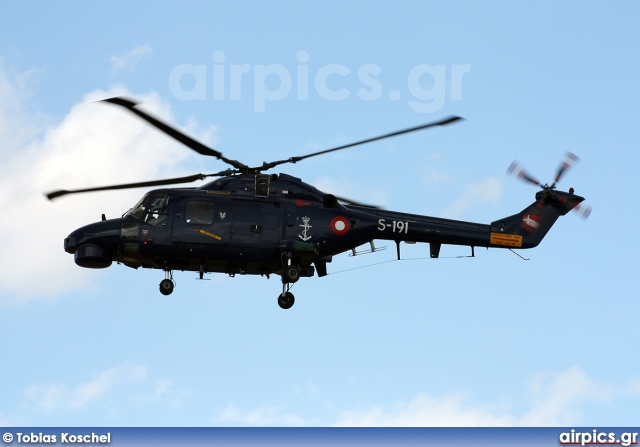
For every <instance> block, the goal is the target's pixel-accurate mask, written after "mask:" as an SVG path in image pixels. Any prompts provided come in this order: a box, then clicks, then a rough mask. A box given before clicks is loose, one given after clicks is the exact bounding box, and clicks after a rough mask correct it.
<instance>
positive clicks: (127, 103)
mask: <svg viewBox="0 0 640 447" xmlns="http://www.w3.org/2000/svg"><path fill="white" fill-rule="evenodd" d="M102 101H103V102H109V103H111V104H116V105H119V106H122V107H124V108H125V109H127V110H129V111H130V112H133V113H135V114H136V115H138V116H139V117H140V118H142V119H143V120H145V121H147V122H148V123H150V124H151V125H152V126H154V127H156V128H157V129H159V130H161V131H162V132H164V133H166V134H167V135H169V136H170V137H172V138H174V139H176V140H178V141H179V142H180V143H182V144H184V145H185V146H187V147H189V148H191V149H193V150H194V151H196V152H197V153H199V154H201V155H208V156H212V157H216V158H217V159H219V160H222V161H224V162H225V163H228V164H230V165H231V166H233V167H234V168H236V169H247V168H248V166H247V165H245V164H243V163H240V162H239V161H237V160H231V159H229V158H226V157H224V156H223V155H222V152H219V151H216V150H215V149H211V148H210V147H207V146H205V145H204V144H202V143H200V142H198V141H196V140H194V139H193V138H191V137H189V136H188V135H185V134H184V133H182V132H181V131H179V130H178V129H176V128H174V127H172V126H170V125H168V124H166V123H164V122H162V121H160V120H159V119H157V118H155V117H153V116H151V115H150V114H148V113H147V112H143V111H142V110H139V109H137V108H136V106H137V105H138V103H136V102H134V101H131V100H130V99H127V98H124V97H122V96H118V97H115V98H109V99H103V100H102Z"/></svg>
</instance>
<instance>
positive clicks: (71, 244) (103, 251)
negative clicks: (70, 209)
mask: <svg viewBox="0 0 640 447" xmlns="http://www.w3.org/2000/svg"><path fill="white" fill-rule="evenodd" d="M120 220H121V219H113V220H111V221H102V222H96V223H93V224H90V225H86V226H84V227H81V228H78V229H77V230H75V231H73V232H72V233H71V234H70V235H69V236H68V237H67V238H65V240H64V251H66V252H67V253H69V254H73V255H74V260H75V263H76V264H77V265H79V266H80V267H86V268H105V267H109V266H110V265H111V263H112V262H113V255H112V252H113V251H114V247H115V245H117V240H118V235H119V227H120Z"/></svg>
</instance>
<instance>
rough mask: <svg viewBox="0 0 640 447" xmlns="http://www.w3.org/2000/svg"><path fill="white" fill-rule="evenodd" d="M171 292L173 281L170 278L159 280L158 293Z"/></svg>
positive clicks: (166, 293) (167, 293)
mask: <svg viewBox="0 0 640 447" xmlns="http://www.w3.org/2000/svg"><path fill="white" fill-rule="evenodd" d="M171 292H173V281H171V280H170V279H163V280H162V281H160V293H161V294H163V295H171Z"/></svg>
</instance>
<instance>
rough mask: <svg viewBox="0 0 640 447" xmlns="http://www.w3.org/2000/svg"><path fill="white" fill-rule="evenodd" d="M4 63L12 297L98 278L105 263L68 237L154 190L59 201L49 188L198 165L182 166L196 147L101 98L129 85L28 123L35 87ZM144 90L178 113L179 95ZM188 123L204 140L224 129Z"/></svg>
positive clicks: (150, 103) (156, 103)
mask: <svg viewBox="0 0 640 447" xmlns="http://www.w3.org/2000/svg"><path fill="white" fill-rule="evenodd" d="M1 68H2V67H0V82H1V83H2V88H1V89H0V95H1V96H0V104H2V105H3V106H2V107H1V108H0V113H1V114H0V123H3V125H2V126H0V128H2V129H3V131H2V132H0V147H2V148H5V149H3V153H2V160H1V161H0V162H1V163H2V172H3V184H4V185H6V186H5V187H4V188H2V189H1V190H0V209H2V210H3V217H2V231H1V232H0V246H2V250H3V259H4V263H3V273H4V277H5V282H4V284H3V285H4V293H3V294H2V296H3V300H2V301H3V302H5V303H7V302H16V301H23V302H24V301H26V300H29V299H32V298H34V297H51V296H56V295H59V294H61V293H64V292H67V291H70V290H74V289H78V288H85V287H91V286H92V279H93V278H94V274H95V272H94V271H93V270H88V269H82V268H79V267H77V266H76V265H75V264H74V262H73V257H72V256H71V255H69V254H67V253H65V252H64V251H63V248H62V242H63V239H64V238H65V237H66V236H67V235H68V234H69V233H70V232H71V231H73V230H75V229H76V228H79V227H81V226H83V225H86V224H89V223H92V222H95V221H98V220H99V219H100V214H101V213H105V214H106V215H107V217H108V218H109V217H119V216H120V215H122V213H123V212H125V211H126V210H127V209H128V208H129V207H131V206H133V204H134V203H135V201H136V200H137V199H138V198H139V197H141V196H142V194H143V193H144V192H145V190H144V189H137V190H131V191H113V192H99V193H94V194H85V195H77V196H68V197H63V198H60V199H57V200H55V201H54V202H49V201H48V200H47V199H46V198H45V197H44V193H46V192H50V191H52V190H56V189H74V188H79V187H91V186H103V185H109V184H116V183H128V182H136V181H144V180H153V179H157V178H168V177H174V176H182V175H187V174H194V173H195V172H192V171H191V170H189V171H187V170H185V169H184V168H183V167H182V166H181V163H182V162H185V161H186V160H187V159H188V157H189V156H190V155H191V154H192V152H191V151H189V150H188V149H186V148H185V147H184V146H182V145H181V144H179V143H177V142H175V141H174V140H172V139H171V138H169V137H167V136H166V135H164V134H162V133H161V132H159V131H158V130H156V129H154V128H152V127H151V126H148V125H146V124H145V123H144V122H143V121H141V120H140V119H137V118H136V117H134V116H132V115H130V114H127V113H126V111H123V110H122V109H120V108H118V107H116V106H113V105H111V104H100V103H96V101H98V100H101V99H104V98H108V97H112V96H118V95H127V96H131V95H130V93H129V92H128V91H127V90H126V89H124V88H123V87H114V88H111V89H110V90H108V91H101V90H98V91H94V92H91V93H88V94H87V95H86V96H85V97H84V98H83V99H82V101H81V102H80V103H79V104H76V105H75V106H73V107H72V108H71V110H70V111H69V113H68V114H67V115H66V116H65V117H64V119H62V121H60V122H53V123H49V124H48V126H46V127H45V126H42V127H43V128H44V130H41V131H40V132H39V133H38V134H36V133H34V132H32V131H30V130H28V131H24V129H29V128H30V126H32V121H31V119H30V115H32V114H33V113H31V110H26V109H28V107H29V104H28V103H25V102H24V101H23V99H24V98H27V97H28V96H29V94H30V93H29V92H28V91H25V90H26V88H27V87H26V86H24V85H22V86H21V85H19V83H18V82H14V81H13V80H12V78H11V77H9V76H7V75H6V73H5V72H4V71H3V70H2V69H1ZM14 78H15V77H14ZM138 99H140V100H141V102H143V103H144V108H145V109H146V110H149V111H150V112H153V113H154V114H156V115H159V116H161V117H163V118H164V119H166V120H168V121H174V120H173V119H172V117H171V111H170V107H169V105H168V104H166V103H164V102H163V101H161V100H160V99H159V98H158V96H157V95H155V94H148V95H142V96H139V97H138ZM25 104H27V105H25ZM31 109H33V107H31ZM14 112H17V113H14ZM36 114H37V112H36ZM6 123H9V124H6ZM188 127H189V128H188V129H187V130H186V132H188V133H190V134H192V135H195V136H196V138H198V139H199V140H200V141H204V142H207V141H208V140H210V139H211V137H212V134H213V132H214V130H213V129H207V130H206V131H199V130H198V129H197V126H196V125H195V123H194V122H193V121H192V122H190V123H189V126H188ZM25 135H28V137H29V138H26V137H25ZM16 142H21V144H20V145H18V146H16V145H15V143H16ZM6 148H9V149H6ZM196 158H197V157H192V159H196ZM147 189H149V188H147ZM34 278H37V281H34V280H33V279H34ZM61 278H64V280H61Z"/></svg>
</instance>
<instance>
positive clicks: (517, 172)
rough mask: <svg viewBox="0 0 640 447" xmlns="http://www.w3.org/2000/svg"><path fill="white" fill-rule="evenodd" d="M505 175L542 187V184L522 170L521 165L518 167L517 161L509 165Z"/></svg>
mask: <svg viewBox="0 0 640 447" xmlns="http://www.w3.org/2000/svg"><path fill="white" fill-rule="evenodd" d="M507 173H508V174H510V175H513V176H514V177H518V178H519V179H522V180H525V181H527V182H529V183H533V184H534V185H537V186H542V184H541V183H540V182H539V181H538V180H537V179H535V178H534V177H532V176H531V175H529V174H528V173H527V172H526V171H525V170H524V168H523V167H522V165H520V163H518V162H517V161H514V162H513V163H511V165H510V166H509V169H507Z"/></svg>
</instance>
